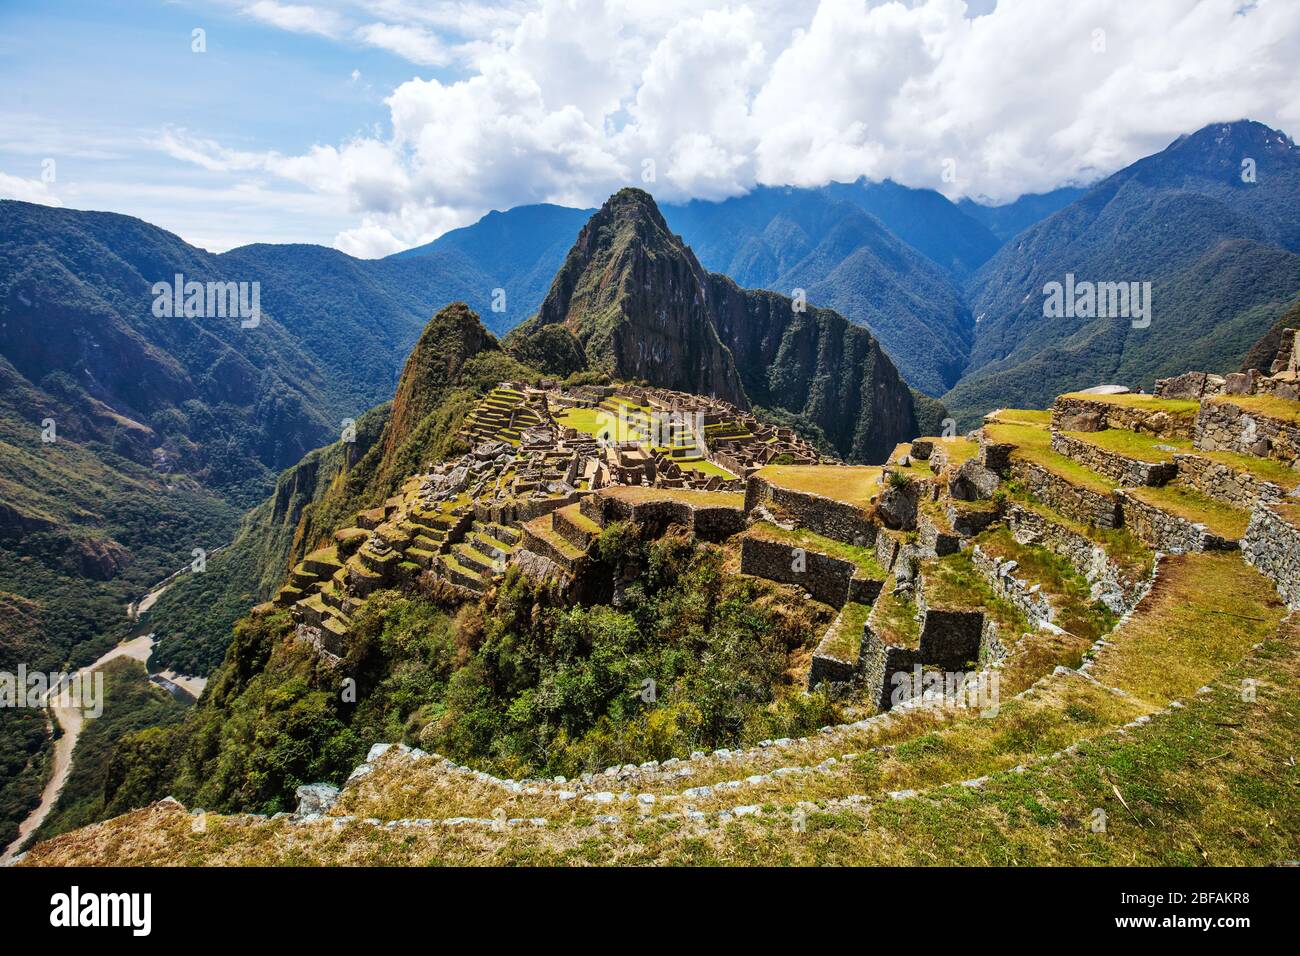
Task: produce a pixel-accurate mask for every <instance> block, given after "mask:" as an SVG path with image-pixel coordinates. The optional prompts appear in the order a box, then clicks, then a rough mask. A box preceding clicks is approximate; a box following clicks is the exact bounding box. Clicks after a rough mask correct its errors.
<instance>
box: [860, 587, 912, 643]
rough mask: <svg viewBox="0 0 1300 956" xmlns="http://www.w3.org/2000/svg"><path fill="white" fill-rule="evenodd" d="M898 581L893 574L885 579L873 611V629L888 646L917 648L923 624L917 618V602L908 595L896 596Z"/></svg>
mask: <svg viewBox="0 0 1300 956" xmlns="http://www.w3.org/2000/svg"><path fill="white" fill-rule="evenodd" d="M896 587H898V581H897V579H896V578H895V577H894V576H893V575H892V574H891V575H890V576H889V577H887V578H885V586H884V587H883V588H881V589H880V597H878V598H876V603H875V606H874V607H873V608H872V611H871V629H872V630H873V631H875V632H876V636H877V637H879V638H880V639H881V640H882V641H884V642H885V643H886V644H893V645H894V646H895V647H916V645H917V643H918V642H919V641H920V639H921V622H920V621H918V620H917V617H916V602H914V601H913V600H912V599H911V597H909V596H908V595H907V594H894V588H896Z"/></svg>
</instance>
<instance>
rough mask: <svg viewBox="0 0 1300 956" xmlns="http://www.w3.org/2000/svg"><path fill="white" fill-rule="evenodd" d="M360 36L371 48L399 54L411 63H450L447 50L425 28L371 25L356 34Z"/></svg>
mask: <svg viewBox="0 0 1300 956" xmlns="http://www.w3.org/2000/svg"><path fill="white" fill-rule="evenodd" d="M357 36H358V37H360V38H361V39H362V40H363V41H364V42H365V43H367V44H369V45H370V46H374V47H379V48H380V49H383V50H388V51H389V52H391V53H396V54H397V55H398V56H400V57H402V58H404V59H407V60H410V61H411V62H412V63H419V64H421V65H424V66H445V65H447V64H448V63H450V62H451V53H450V51H449V50H448V49H447V47H446V46H445V45H444V44H443V43H442V41H441V40H439V39H438V37H437V36H435V35H434V34H432V33H430V32H429V31H428V30H425V29H424V28H423V27H413V26H402V25H395V24H391V23H368V24H366V25H365V26H363V27H361V28H360V29H358V30H357Z"/></svg>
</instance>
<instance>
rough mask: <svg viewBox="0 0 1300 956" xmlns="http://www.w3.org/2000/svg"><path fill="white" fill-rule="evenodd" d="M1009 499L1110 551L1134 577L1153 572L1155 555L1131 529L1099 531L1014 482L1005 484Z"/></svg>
mask: <svg viewBox="0 0 1300 956" xmlns="http://www.w3.org/2000/svg"><path fill="white" fill-rule="evenodd" d="M1003 489H1004V490H1005V491H1006V493H1007V498H1008V499H1009V500H1011V501H1014V502H1015V503H1016V504H1018V505H1021V506H1022V507H1025V508H1028V509H1029V510H1030V511H1033V512H1034V513H1036V514H1038V515H1040V516H1042V517H1043V518H1045V519H1046V520H1048V521H1050V522H1052V523H1053V524H1057V525H1060V526H1061V527H1063V528H1068V529H1069V530H1071V531H1073V532H1074V533H1075V534H1077V535H1079V536H1080V537H1084V538H1087V539H1088V540H1089V541H1091V542H1093V543H1094V544H1097V545H1100V546H1101V547H1102V548H1104V549H1105V550H1106V554H1107V555H1109V557H1110V559H1111V560H1112V561H1114V562H1115V563H1116V564H1117V565H1119V566H1120V567H1121V568H1123V569H1125V570H1126V571H1127V572H1128V573H1129V574H1131V575H1132V576H1134V577H1146V576H1147V575H1148V574H1150V573H1151V564H1152V562H1153V561H1155V553H1154V552H1153V551H1152V550H1151V549H1150V548H1148V547H1147V546H1146V545H1145V544H1143V543H1142V542H1141V541H1139V540H1138V539H1137V538H1136V537H1134V536H1133V532H1132V531H1130V530H1129V529H1127V528H1115V529H1111V528H1098V527H1097V526H1095V525H1086V524H1082V523H1080V522H1078V521H1075V520H1073V519H1072V518H1067V517H1066V516H1065V515H1063V514H1061V513H1060V512H1058V511H1053V510H1052V509H1051V508H1049V507H1048V506H1047V505H1045V504H1044V503H1043V502H1041V501H1039V500H1038V499H1037V498H1035V497H1034V496H1033V495H1031V494H1029V493H1028V492H1027V491H1025V489H1024V488H1022V487H1021V486H1020V485H1019V484H1018V483H1016V482H1014V481H1011V482H1006V483H1005V484H1004V485H1003Z"/></svg>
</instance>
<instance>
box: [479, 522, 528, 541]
mask: <svg viewBox="0 0 1300 956" xmlns="http://www.w3.org/2000/svg"><path fill="white" fill-rule="evenodd" d="M483 530H485V531H486V532H487V533H488V534H490V535H491V536H492V537H494V538H496V539H497V540H498V541H504V542H505V543H506V544H511V545H514V544H518V543H519V539H520V538H521V537H522V535H521V534H520V532H519V529H518V528H512V527H510V526H509V525H504V524H488V525H486V526H485V527H484V529H483Z"/></svg>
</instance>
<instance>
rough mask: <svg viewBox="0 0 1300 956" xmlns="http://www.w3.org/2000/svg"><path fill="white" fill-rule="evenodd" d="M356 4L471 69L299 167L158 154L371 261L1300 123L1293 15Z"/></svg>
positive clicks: (1015, 187)
mask: <svg viewBox="0 0 1300 956" xmlns="http://www.w3.org/2000/svg"><path fill="white" fill-rule="evenodd" d="M274 6H278V7H283V6H285V5H283V4H274ZM353 6H356V8H357V10H356V12H358V13H364V14H365V15H366V16H367V17H369V18H370V19H369V21H368V25H363V26H361V27H359V28H358V29H355V30H354V31H353V33H352V35H353V36H355V37H357V38H358V39H359V40H360V41H361V42H364V43H368V44H371V45H375V46H381V47H385V48H387V49H390V50H393V51H394V52H396V53H398V54H399V55H401V56H403V57H406V58H407V59H411V60H414V61H415V62H419V63H424V64H427V65H445V64H448V63H451V62H453V61H454V62H456V63H457V64H458V68H457V70H456V72H455V73H454V74H452V75H451V76H441V77H440V78H433V77H431V78H427V79H426V78H416V79H412V80H410V81H408V82H405V83H402V84H401V85H400V86H398V87H397V88H396V89H395V90H393V91H392V93H391V94H390V95H389V96H388V98H387V99H386V101H385V102H386V105H387V108H388V111H389V122H390V127H389V128H388V129H387V130H386V131H385V132H384V134H383V135H375V136H370V137H366V138H361V139H355V140H352V141H350V142H347V143H345V144H342V145H340V146H337V147H335V146H328V145H324V146H317V147H315V148H313V149H312V150H310V151H308V152H307V153H305V154H304V155H302V156H299V157H285V156H279V155H276V154H269V153H268V154H265V155H262V156H255V155H250V154H244V153H231V152H229V151H226V150H222V149H221V148H220V147H219V146H217V145H216V144H211V143H202V142H197V143H196V142H195V141H193V140H189V139H182V138H174V140H173V141H172V142H170V144H168V145H165V146H164V148H167V149H168V150H169V151H170V152H172V154H173V155H176V156H178V157H183V158H188V159H190V160H191V161H193V162H198V163H200V164H203V165H207V166H209V168H211V166H210V165H209V164H216V165H219V166H220V165H224V166H226V167H227V168H228V169H230V170H231V171H236V172H237V171H241V170H243V171H248V170H254V169H255V170H257V171H259V172H265V173H269V174H272V175H276V176H282V177H286V178H289V179H292V180H294V181H296V182H298V183H300V184H302V185H303V186H304V187H305V188H309V189H313V190H320V191H323V192H329V193H332V194H337V195H341V196H346V197H347V199H348V201H349V202H350V204H351V207H352V208H353V209H355V210H356V212H357V213H358V214H359V219H360V222H359V225H358V226H357V227H356V228H355V229H352V230H349V231H347V232H346V233H343V234H341V235H340V236H339V237H338V239H336V244H338V245H339V246H340V247H341V248H347V249H349V251H363V250H364V251H369V252H370V253H371V254H379V253H380V252H383V251H391V250H392V249H394V248H400V247H402V246H406V245H411V244H414V243H417V242H422V241H427V240H428V239H430V238H432V237H433V236H434V235H436V234H437V233H439V232H441V231H443V230H445V229H447V228H451V227H453V226H456V225H461V224H464V223H465V222H469V221H472V220H473V219H475V218H477V217H478V216H479V215H481V214H482V213H483V212H485V211H487V210H488V209H491V208H506V207H509V206H512V205H516V204H519V203H525V202H542V201H546V202H560V203H568V204H576V205H590V204H595V203H598V202H600V201H601V200H602V199H603V198H604V197H605V196H607V195H608V194H609V193H610V192H612V191H613V190H614V189H617V188H618V187H619V186H622V185H627V184H633V185H644V186H645V187H646V188H648V189H650V190H651V191H652V192H654V193H655V195H656V196H657V197H658V198H660V199H661V200H669V201H671V200H682V199H687V198H696V197H698V198H706V199H720V198H724V197H726V196H732V195H736V194H739V193H743V192H745V191H747V190H749V189H752V188H753V187H754V186H755V185H758V184H799V185H814V184H819V183H824V182H826V181H828V180H841V181H843V180H851V179H854V178H856V177H858V176H862V175H865V176H868V177H870V178H873V179H885V178H892V179H894V180H897V181H899V182H902V183H905V184H907V185H911V186H918V187H930V188H935V189H939V190H941V191H943V192H944V193H945V194H947V195H949V196H950V197H953V198H956V197H957V196H961V195H967V196H973V197H977V198H985V199H989V200H993V201H1007V200H1010V199H1013V198H1015V197H1016V196H1018V195H1021V194H1023V193H1026V192H1040V191H1044V190H1047V189H1051V188H1053V187H1055V186H1058V185H1062V184H1064V183H1070V182H1076V183H1077V182H1088V181H1092V180H1094V179H1096V178H1098V177H1099V176H1102V175H1105V174H1107V173H1109V172H1112V171H1114V170H1115V169H1117V168H1119V167H1121V166H1123V165H1125V164H1127V163H1130V162H1132V161H1134V160H1135V159H1138V158H1139V157H1141V156H1143V155H1146V154H1148V153H1151V152H1154V151H1156V150H1158V149H1160V148H1162V147H1163V146H1165V145H1167V144H1168V143H1169V142H1170V141H1171V140H1173V139H1174V138H1175V137H1176V136H1178V135H1179V134H1181V133H1185V132H1191V131H1193V130H1195V129H1198V128H1200V127H1201V126H1204V125H1205V124H1207V123H1211V122H1215V121H1222V120H1231V119H1237V118H1242V117H1250V118H1254V119H1258V120H1260V121H1262V122H1265V123H1269V124H1271V125H1274V126H1278V127H1281V128H1282V129H1284V130H1286V131H1288V132H1291V133H1294V132H1295V131H1296V129H1295V128H1296V127H1297V126H1298V125H1300V73H1298V72H1297V71H1296V70H1295V69H1294V64H1295V63H1296V62H1300V4H1298V3H1294V2H1288V0H1258V2H1256V3H1254V4H1251V5H1246V4H1243V3H1241V2H1240V0H1144V2H1143V3H1140V4H1138V3H1133V2H1131V0H1074V2H1071V3H1044V2H1042V0H998V2H997V3H996V6H992V9H990V6H991V5H990V3H988V2H987V0H981V2H980V3H979V4H978V5H976V4H970V5H968V4H967V3H966V2H963V0H911V2H906V3H904V2H900V0H891V2H879V0H872V2H868V0H795V2H788V0H787V2H778V0H748V2H746V0H731V2H710V0H704V2H698V0H692V2H685V0H682V2H678V0H659V2H654V3H637V2H632V0H539V2H536V3H533V4H530V5H528V6H524V5H521V4H507V5H506V6H504V7H501V8H491V7H489V6H488V5H485V4H474V3H439V4H432V5H429V4H415V3H410V2H406V0H370V2H360V0H359V5H358V4H353ZM380 28H382V29H380ZM444 34H455V36H456V37H457V38H458V41H457V43H456V44H453V43H449V42H448V41H447V40H445V39H443V35H444ZM466 37H469V38H470V39H468V40H467V39H466Z"/></svg>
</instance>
